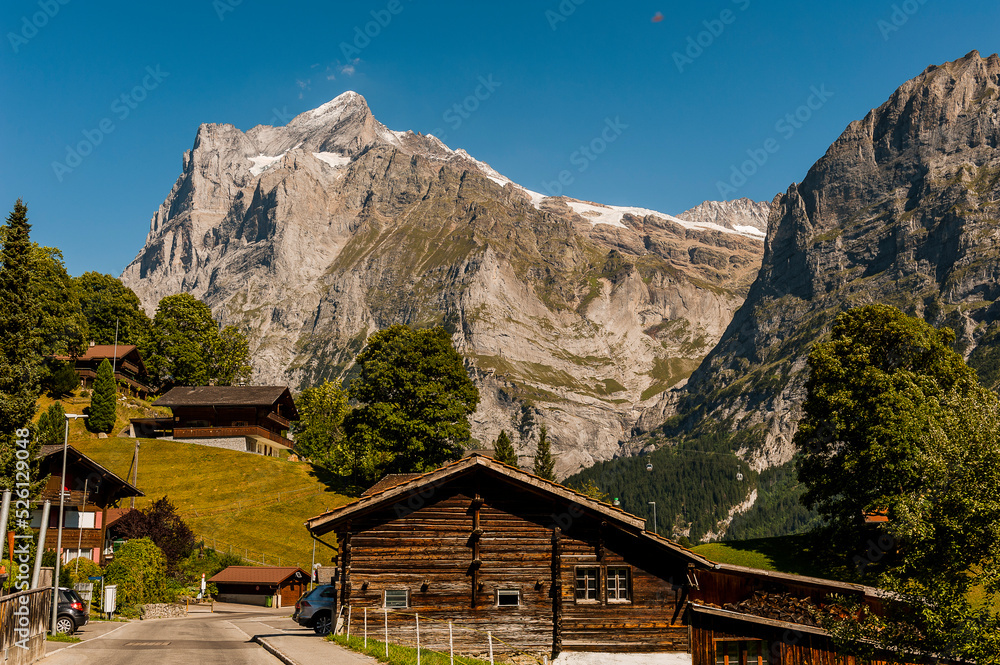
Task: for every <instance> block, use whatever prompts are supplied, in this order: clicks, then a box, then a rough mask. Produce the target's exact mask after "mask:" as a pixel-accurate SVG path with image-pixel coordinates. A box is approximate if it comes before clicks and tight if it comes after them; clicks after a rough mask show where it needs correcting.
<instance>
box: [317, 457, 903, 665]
mask: <svg viewBox="0 0 1000 665" xmlns="http://www.w3.org/2000/svg"><path fill="white" fill-rule="evenodd" d="M393 480H394V479H392V478H386V479H383V480H382V481H380V483H379V485H378V486H377V487H376V488H373V489H376V490H377V491H373V492H371V493H366V495H364V496H362V497H361V498H359V499H358V500H356V501H354V502H353V503H350V504H348V505H345V506H342V507H340V508H337V509H335V510H332V511H329V512H327V513H324V514H322V515H319V516H317V517H314V518H312V519H310V520H307V522H306V527H307V529H308V530H309V531H310V532H311V533H312V534H313V536H314V537H316V538H317V539H320V540H321V542H329V541H323V538H324V537H326V538H328V537H329V536H328V534H335V535H336V538H337V543H338V546H339V553H338V558H337V564H338V566H339V579H340V589H339V591H340V595H339V599H338V602H339V604H340V607H339V608H338V609H337V610H335V612H337V611H339V613H340V616H341V620H342V621H344V620H346V621H349V622H350V630H351V632H352V633H353V634H360V631H361V630H362V629H363V626H362V625H361V621H363V619H362V617H363V616H369V615H371V616H372V617H374V618H371V619H370V620H371V621H373V622H375V624H373V625H377V627H378V631H379V633H380V634H381V631H382V630H383V627H382V623H383V621H386V622H387V623H388V629H389V632H390V641H394V642H397V643H401V644H409V645H411V646H412V645H413V643H414V641H415V633H414V627H415V615H417V614H419V616H420V625H421V644H422V645H423V646H425V647H427V648H431V649H445V648H447V646H448V640H449V634H448V628H447V622H448V621H452V622H454V624H455V625H456V626H460V627H461V629H460V630H458V631H456V632H455V633H454V639H455V640H456V648H457V649H459V650H461V651H464V652H466V653H483V649H484V644H483V635H484V634H485V631H491V632H492V634H493V635H494V636H495V637H497V638H499V639H498V640H497V641H496V642H495V643H494V647H495V648H496V649H498V650H500V651H504V650H508V648H507V646H505V645H511V646H513V647H515V648H517V649H520V650H523V651H525V652H528V653H532V654H534V655H536V656H539V657H540V656H542V655H547V656H551V657H555V656H557V655H559V654H560V653H562V652H564V651H565V652H570V651H589V652H605V653H627V652H658V653H673V654H676V655H677V658H678V662H687V663H692V664H693V665H750V664H753V665H764V664H774V665H793V664H794V665H798V664H800V663H823V664H826V663H829V664H831V665H833V664H834V663H836V664H837V665H855V660H854V658H853V657H846V656H842V655H839V654H837V652H836V649H835V647H834V646H833V644H832V642H831V641H830V638H829V636H828V635H827V634H826V633H825V632H824V631H823V630H822V628H820V627H819V626H818V625H817V624H816V622H815V620H814V619H813V618H812V613H811V612H810V611H809V607H810V606H819V604H821V603H822V602H823V601H824V599H825V598H826V597H827V596H828V595H830V594H840V595H850V596H854V597H855V598H857V599H859V600H862V601H863V602H865V603H869V604H870V605H872V606H873V607H876V606H877V604H878V595H877V591H876V590H875V589H871V588H867V587H862V586H859V585H853V584H842V583H838V582H831V581H829V580H819V579H814V578H806V577H799V576H795V575H783V574H778V573H770V572H767V571H760V570H754V569H749V568H742V567H739V566H730V565H725V564H718V563H715V562H712V561H710V560H708V559H706V558H704V557H702V556H700V555H698V554H695V553H694V552H691V551H690V550H687V549H685V548H683V547H681V546H679V545H677V544H675V543H673V542H672V541H670V540H667V539H665V538H662V537H660V536H657V535H655V534H653V533H651V532H649V531H647V530H646V528H645V527H646V524H645V520H643V519H641V518H639V517H636V516H634V515H631V514H629V513H627V512H625V511H623V510H621V509H619V508H615V507H613V506H610V505H608V504H605V503H602V502H599V501H596V500H594V499H591V498H589V497H587V496H585V495H582V494H579V493H577V492H574V491H572V490H570V489H568V488H566V487H563V486H561V485H558V484H556V483H553V482H549V481H546V480H543V479H541V478H538V477H536V476H533V475H531V474H529V473H526V472H524V471H521V470H520V469H516V468H513V467H509V466H506V465H504V464H501V463H499V462H497V461H495V460H493V459H491V458H489V457H483V456H472V457H467V458H465V459H462V460H460V461H458V462H454V463H452V464H450V465H448V466H445V467H442V468H440V469H438V470H436V471H433V472H430V473H426V474H423V475H420V476H416V477H411V476H398V477H396V478H395V480H396V481H398V482H395V483H394V482H393ZM383 612H385V613H386V614H385V615H383ZM469 628H473V629H477V630H478V631H481V632H476V631H475V630H469ZM501 640H502V641H501ZM887 662H888V661H887Z"/></svg>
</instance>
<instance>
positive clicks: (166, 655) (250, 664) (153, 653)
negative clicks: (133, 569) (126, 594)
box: [41, 612, 281, 665]
mask: <svg viewBox="0 0 1000 665" xmlns="http://www.w3.org/2000/svg"><path fill="white" fill-rule="evenodd" d="M254 616H259V613H256V614H255V613H253V612H248V613H225V614H221V613H220V614H201V615H192V616H189V617H188V618H185V619H159V620H155V621H136V622H132V623H127V624H122V628H120V629H118V630H115V631H114V632H112V633H109V634H107V635H105V636H102V637H99V638H95V639H93V640H88V641H85V642H81V643H79V644H77V645H75V646H73V648H70V649H62V650H60V651H57V652H55V653H53V654H52V655H50V656H47V657H46V658H45V659H44V660H42V661H41V662H42V663H43V665H98V664H100V665H136V664H137V663H138V664H140V665H175V664H177V665H181V664H183V665H189V664H190V663H212V664H213V665H230V664H231V665H280V662H281V661H279V660H278V659H277V658H275V657H274V656H272V655H271V654H269V653H268V652H267V651H265V650H264V648H263V647H261V646H260V645H259V644H255V643H253V642H251V641H250V636H249V635H247V634H246V633H245V632H243V631H242V630H240V629H239V628H237V627H236V625H234V622H236V621H239V620H241V619H243V620H245V619H249V618H252V617H254Z"/></svg>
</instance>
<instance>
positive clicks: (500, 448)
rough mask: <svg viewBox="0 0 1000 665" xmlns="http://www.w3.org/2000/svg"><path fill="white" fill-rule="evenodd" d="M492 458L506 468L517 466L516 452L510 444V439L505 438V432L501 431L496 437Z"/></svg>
mask: <svg viewBox="0 0 1000 665" xmlns="http://www.w3.org/2000/svg"><path fill="white" fill-rule="evenodd" d="M493 458H494V459H495V460H496V461H498V462H502V463H503V464H507V465H508V466H513V467H516V466H517V451H516V450H514V444H513V443H511V441H510V437H509V436H507V430H501V431H500V436H498V437H497V440H496V443H494V444H493Z"/></svg>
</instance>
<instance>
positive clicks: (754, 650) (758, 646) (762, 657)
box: [715, 640, 771, 665]
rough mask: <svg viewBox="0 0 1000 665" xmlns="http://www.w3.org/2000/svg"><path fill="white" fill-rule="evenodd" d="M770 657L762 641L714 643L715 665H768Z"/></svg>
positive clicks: (766, 645) (722, 641) (765, 643)
mask: <svg viewBox="0 0 1000 665" xmlns="http://www.w3.org/2000/svg"><path fill="white" fill-rule="evenodd" d="M770 655H771V652H770V650H769V649H768V643H767V642H766V641H764V640H716V641H715V665H740V664H741V663H744V662H745V663H746V665H770V662H771V658H770Z"/></svg>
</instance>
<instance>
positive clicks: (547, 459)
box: [533, 425, 556, 480]
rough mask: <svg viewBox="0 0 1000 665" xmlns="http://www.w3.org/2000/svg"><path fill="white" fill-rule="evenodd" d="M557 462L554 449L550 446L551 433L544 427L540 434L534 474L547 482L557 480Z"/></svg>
mask: <svg viewBox="0 0 1000 665" xmlns="http://www.w3.org/2000/svg"><path fill="white" fill-rule="evenodd" d="M555 469H556V460H555V458H554V457H552V448H551V446H550V445H549V432H548V430H547V429H546V428H545V425H542V428H541V430H540V431H539V434H538V449H537V450H536V451H535V464H534V468H533V471H534V474H535V475H536V476H538V477H539V478H544V479H545V480H555V479H556V473H555Z"/></svg>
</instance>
